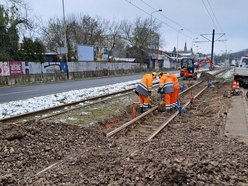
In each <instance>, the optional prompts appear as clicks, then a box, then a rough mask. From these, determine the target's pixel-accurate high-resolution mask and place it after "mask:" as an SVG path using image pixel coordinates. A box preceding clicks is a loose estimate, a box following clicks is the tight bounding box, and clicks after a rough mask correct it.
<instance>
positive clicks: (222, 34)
mask: <svg viewBox="0 0 248 186" xmlns="http://www.w3.org/2000/svg"><path fill="white" fill-rule="evenodd" d="M200 35H201V36H202V37H203V38H205V39H206V40H207V41H206V40H205V41H195V43H202V42H211V43H212V47H211V61H212V63H213V64H214V42H216V41H226V40H220V38H222V37H223V36H224V35H225V33H217V34H216V33H215V30H214V29H213V33H212V34H200ZM209 35H211V36H212V39H211V40H210V39H209V38H208V37H207V36H209ZM215 35H219V37H218V38H217V39H215Z"/></svg>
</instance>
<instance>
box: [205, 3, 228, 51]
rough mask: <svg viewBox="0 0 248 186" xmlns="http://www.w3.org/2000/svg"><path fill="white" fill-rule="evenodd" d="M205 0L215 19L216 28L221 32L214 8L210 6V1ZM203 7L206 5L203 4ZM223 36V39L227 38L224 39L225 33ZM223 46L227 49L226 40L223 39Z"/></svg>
mask: <svg viewBox="0 0 248 186" xmlns="http://www.w3.org/2000/svg"><path fill="white" fill-rule="evenodd" d="M206 1H207V3H208V6H209V8H210V11H211V13H212V15H213V18H214V19H215V21H216V23H217V24H216V28H218V29H219V30H220V31H221V32H223V29H222V26H221V24H220V22H219V20H218V19H217V17H216V15H215V13H214V10H213V7H212V5H211V3H210V1H209V0H206ZM202 2H203V0H202ZM205 7H206V6H205ZM224 37H225V40H227V39H226V35H224ZM224 47H225V49H226V50H227V43H226V41H224Z"/></svg>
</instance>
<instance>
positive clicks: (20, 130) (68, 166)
mask: <svg viewBox="0 0 248 186" xmlns="http://www.w3.org/2000/svg"><path fill="white" fill-rule="evenodd" d="M229 88H230V84H221V85H216V86H214V87H211V88H209V89H208V90H207V92H206V93H205V94H204V95H203V96H202V98H201V99H197V100H195V101H194V105H193V107H192V108H191V109H188V110H187V112H185V113H184V115H183V116H181V117H178V118H176V120H175V121H174V122H173V124H172V125H169V126H168V127H166V128H165V129H164V130H163V132H162V133H160V134H159V136H158V137H157V138H155V139H154V140H152V141H151V142H147V143H142V144H140V145H139V146H137V147H136V149H135V150H133V151H127V148H126V147H124V146H123V144H120V143H118V142H116V141H114V140H112V139H107V138H106V137H105V135H104V133H102V132H99V130H98V131H96V130H95V129H96V128H97V125H96V124H95V125H93V126H92V125H91V127H89V125H87V126H86V125H81V126H80V125H69V124H64V123H55V122H47V121H43V122H30V123H25V124H23V123H22V124H13V125H8V126H4V125H2V126H1V127H0V167H1V168H0V185H140V186H143V185H248V146H247V145H245V144H244V143H242V142H239V141H237V140H236V139H234V138H231V137H227V136H225V135H224V130H225V119H226V115H227V114H228V108H229V107H230V100H229V98H227V97H224V96H223V95H224V94H225V93H226V91H227V90H229ZM118 104H120V105H122V103H121V102H120V101H119V102H118ZM115 105H116V104H115ZM105 106H106V107H108V106H109V105H105ZM110 106H111V105H110ZM110 106H109V107H110ZM120 108H122V109H123V107H120ZM122 109H121V110H122ZM126 109H127V108H126ZM115 110H116V109H115ZM116 113H118V112H116ZM126 113H127V114H129V112H128V111H127V112H126ZM118 117H125V116H124V115H123V112H120V113H118V114H117V115H115V117H112V119H111V121H109V122H108V121H107V120H106V119H104V122H107V124H111V123H113V122H115V120H114V118H116V120H118ZM100 122H101V126H103V120H102V119H101V121H100ZM98 129H99V127H98Z"/></svg>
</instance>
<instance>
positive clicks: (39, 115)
mask: <svg viewBox="0 0 248 186" xmlns="http://www.w3.org/2000/svg"><path fill="white" fill-rule="evenodd" d="M132 91H133V88H130V89H126V90H122V91H118V92H114V93H110V94H105V95H101V96H97V97H92V98H87V99H83V100H80V101H75V102H71V103H66V104H62V105H58V106H54V107H50V108H46V109H41V110H37V111H34V112H27V113H24V114H20V115H16V116H10V117H6V118H3V119H0V123H8V122H22V121H30V120H43V119H47V118H50V117H54V116H58V115H60V114H64V113H66V112H70V111H73V110H76V109H80V108H82V107H86V106H89V105H92V104H97V103H100V102H103V101H106V100H108V99H112V97H119V96H123V95H126V94H130V93H132ZM48 113H49V114H48Z"/></svg>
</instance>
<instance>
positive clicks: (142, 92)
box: [134, 72, 157, 113]
mask: <svg viewBox="0 0 248 186" xmlns="http://www.w3.org/2000/svg"><path fill="white" fill-rule="evenodd" d="M156 77H157V73H156V72H153V73H151V74H145V75H144V76H143V77H142V79H141V81H140V83H139V84H138V85H137V87H136V89H135V90H134V92H135V93H136V94H137V95H138V96H139V104H140V112H141V113H142V112H144V111H146V110H147V109H148V105H149V103H150V101H151V91H152V82H153V80H154V79H155V78H156Z"/></svg>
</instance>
